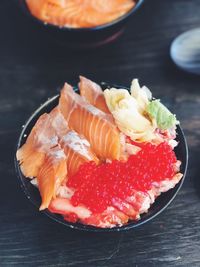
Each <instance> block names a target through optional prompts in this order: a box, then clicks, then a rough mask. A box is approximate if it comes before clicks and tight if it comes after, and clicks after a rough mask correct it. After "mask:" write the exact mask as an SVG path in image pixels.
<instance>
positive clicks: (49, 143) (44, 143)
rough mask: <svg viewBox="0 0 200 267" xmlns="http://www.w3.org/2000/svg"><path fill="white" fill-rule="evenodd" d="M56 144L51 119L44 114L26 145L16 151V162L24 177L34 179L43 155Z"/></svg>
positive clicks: (43, 157)
mask: <svg viewBox="0 0 200 267" xmlns="http://www.w3.org/2000/svg"><path fill="white" fill-rule="evenodd" d="M57 144H58V138H57V136H56V135H55V131H54V129H53V128H52V127H51V118H50V116H49V114H47V113H45V114H43V115H42V116H40V118H39V119H38V121H37V122H36V124H35V126H34V127H33V129H32V131H31V133H30V134H29V136H28V138H27V140H26V143H25V144H24V145H23V146H22V147H21V148H19V149H18V151H17V160H18V161H19V164H20V167H21V171H22V173H23V174H24V175H25V176H26V177H30V178H31V177H36V176H37V175H38V171H39V168H40V167H41V166H42V164H43V163H44V159H45V154H46V152H47V151H49V149H50V148H51V147H54V146H56V145H57Z"/></svg>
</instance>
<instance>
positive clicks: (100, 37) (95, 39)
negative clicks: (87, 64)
mask: <svg viewBox="0 0 200 267" xmlns="http://www.w3.org/2000/svg"><path fill="white" fill-rule="evenodd" d="M36 1H37V0H36ZM143 2H144V0H136V4H135V6H134V7H133V8H132V9H131V10H130V11H129V12H128V13H126V14H125V15H123V16H121V17H119V18H118V19H116V20H114V21H112V22H110V23H107V24H103V25H100V26H97V27H91V28H69V27H59V26H55V25H52V24H46V23H44V22H43V21H41V20H39V19H37V18H36V17H34V16H33V15H32V14H31V13H30V11H29V9H28V7H27V5H26V2H25V0H17V3H18V5H19V6H20V8H21V10H22V11H23V13H24V14H26V16H27V17H29V18H30V19H31V20H32V21H33V22H34V24H35V26H36V27H37V28H38V29H39V30H40V31H43V33H44V34H47V35H48V36H49V37H50V38H51V39H54V40H55V41H56V42H59V43H61V44H62V45H66V46H70V47H74V48H90V47H97V46H101V45H104V44H107V43H110V42H112V41H114V40H116V39H117V38H118V37H119V36H120V35H121V34H122V33H123V31H124V29H125V27H126V24H127V22H128V21H129V20H130V18H132V17H133V16H134V14H135V13H136V11H137V10H138V9H139V7H140V6H141V4H142V3H143Z"/></svg>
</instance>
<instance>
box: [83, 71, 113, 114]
mask: <svg viewBox="0 0 200 267" xmlns="http://www.w3.org/2000/svg"><path fill="white" fill-rule="evenodd" d="M79 90H80V95H81V96H82V97H84V98H85V99H86V100H87V101H88V102H89V103H90V104H91V105H93V106H95V107H96V108H98V109H100V110H102V111H103V112H105V113H109V114H110V111H109V109H108V106H107V104H106V100H105V98H104V94H103V90H102V88H101V87H100V85H98V84H97V83H95V82H93V81H91V80H89V79H87V78H85V77H83V76H80V82H79ZM111 116H112V115H111Z"/></svg>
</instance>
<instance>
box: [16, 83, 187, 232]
mask: <svg viewBox="0 0 200 267" xmlns="http://www.w3.org/2000/svg"><path fill="white" fill-rule="evenodd" d="M103 86H105V83H103V84H102V87H103ZM114 87H116V88H124V86H116V85H114ZM58 99H59V95H56V96H54V97H53V98H51V99H49V100H48V101H46V102H45V103H44V104H43V105H41V106H40V107H39V108H38V109H37V110H36V111H35V112H34V113H33V114H32V116H31V117H30V118H29V119H28V121H27V122H26V124H25V125H24V127H23V130H22V132H21V134H20V137H19V140H18V143H17V149H18V148H20V147H21V146H22V145H23V144H24V142H25V141H26V138H27V136H28V135H29V133H30V132H31V130H32V128H33V126H34V125H35V123H36V121H37V120H38V118H39V117H40V116H41V115H42V114H43V113H45V112H50V111H51V110H52V109H53V108H54V107H55V106H56V105H57V104H58ZM177 141H178V142H179V145H178V146H177V147H176V148H175V153H176V156H177V158H178V159H179V160H181V162H182V164H181V172H182V173H183V178H182V179H181V181H180V182H179V183H178V184H177V185H176V186H175V187H174V188H173V189H171V190H169V191H167V192H166V193H162V194H161V195H160V196H159V197H158V198H157V199H156V201H155V203H154V204H153V205H152V206H151V207H150V209H149V211H148V213H146V214H143V215H142V216H141V219H140V220H139V221H135V222H134V221H132V222H129V223H127V224H126V225H123V226H122V227H114V228H111V229H109V228H105V229H103V228H97V227H93V226H88V225H83V224H80V223H70V222H67V221H65V220H64V219H63V217H62V216H61V215H57V214H54V213H51V212H49V211H48V210H44V211H42V212H41V213H44V214H46V215H47V216H49V217H50V218H51V219H53V220H54V221H57V222H59V223H61V224H64V225H66V226H67V227H70V228H75V229H78V230H84V231H90V232H114V231H123V230H128V229H131V228H135V227H138V226H141V225H142V224H144V223H147V222H148V221H150V220H152V219H153V218H154V217H156V216H157V215H158V214H160V213H161V212H162V211H163V210H164V209H165V208H166V207H167V206H168V205H169V204H170V203H171V202H172V200H173V199H174V198H175V196H176V195H177V193H178V191H179V190H180V188H181V186H182V184H183V181H184V179H185V175H186V170H187V163H188V148H187V143H186V140H185V136H184V133H183V131H182V129H181V127H180V126H178V127H177ZM14 161H15V168H16V172H17V176H18V178H19V181H20V185H21V187H22V189H23V191H24V193H25V194H26V196H27V198H28V199H29V200H30V201H31V202H32V203H33V204H34V205H35V206H36V207H37V208H38V209H39V206H40V203H41V198H40V194H39V191H38V189H37V188H35V187H34V186H33V185H32V184H31V183H30V180H29V179H27V178H26V177H25V176H24V175H23V174H22V172H21V170H20V166H19V164H18V161H17V159H16V156H15V159H14Z"/></svg>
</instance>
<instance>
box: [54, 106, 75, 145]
mask: <svg viewBox="0 0 200 267" xmlns="http://www.w3.org/2000/svg"><path fill="white" fill-rule="evenodd" d="M49 116H50V118H51V127H52V128H53V129H54V131H55V133H56V135H57V137H58V139H59V140H60V139H61V138H62V137H63V136H64V135H66V134H67V133H68V132H69V130H70V129H69V126H68V123H67V121H66V120H65V118H64V116H63V115H62V113H61V111H60V110H59V108H58V107H55V108H54V109H53V110H52V111H51V112H50V113H49Z"/></svg>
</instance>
